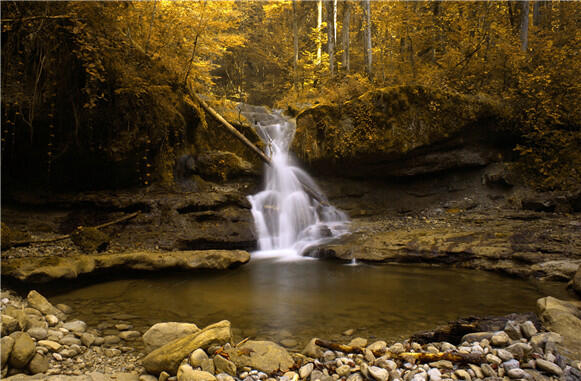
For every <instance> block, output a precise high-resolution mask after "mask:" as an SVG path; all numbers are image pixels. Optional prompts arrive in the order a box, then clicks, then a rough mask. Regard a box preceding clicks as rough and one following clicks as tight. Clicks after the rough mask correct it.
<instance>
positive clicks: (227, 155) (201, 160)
mask: <svg viewBox="0 0 581 381" xmlns="http://www.w3.org/2000/svg"><path fill="white" fill-rule="evenodd" d="M196 168H197V170H198V171H199V173H200V174H201V175H202V177H204V178H207V179H209V180H221V181H225V180H229V179H233V178H236V177H239V176H244V175H250V174H253V173H254V172H253V171H252V164H250V163H249V162H247V161H246V160H244V159H242V158H240V157H239V156H238V155H236V154H235V153H233V152H227V151H210V152H204V153H201V154H200V155H198V157H197V162H196Z"/></svg>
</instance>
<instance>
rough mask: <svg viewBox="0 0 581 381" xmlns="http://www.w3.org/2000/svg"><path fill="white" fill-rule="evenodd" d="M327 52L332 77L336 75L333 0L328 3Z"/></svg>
mask: <svg viewBox="0 0 581 381" xmlns="http://www.w3.org/2000/svg"><path fill="white" fill-rule="evenodd" d="M326 4H327V53H329V74H330V75H331V78H333V76H334V75H335V36H334V30H335V23H334V20H333V17H334V14H333V13H334V12H333V11H334V7H335V4H334V2H333V1H328V2H327V3H326Z"/></svg>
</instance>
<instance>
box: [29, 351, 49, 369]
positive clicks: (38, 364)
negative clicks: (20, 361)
mask: <svg viewBox="0 0 581 381" xmlns="http://www.w3.org/2000/svg"><path fill="white" fill-rule="evenodd" d="M48 366H49V363H48V358H47V357H46V356H43V355H41V354H38V353H36V354H35V355H34V356H33V357H32V359H31V360H30V362H29V363H28V370H29V371H30V373H31V374H37V373H44V372H46V371H47V370H48Z"/></svg>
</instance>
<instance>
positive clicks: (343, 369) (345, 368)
mask: <svg viewBox="0 0 581 381" xmlns="http://www.w3.org/2000/svg"><path fill="white" fill-rule="evenodd" d="M335 372H336V373H337V374H338V375H339V377H346V376H348V375H349V374H351V367H350V366H349V365H341V366H340V367H338V368H337V369H335Z"/></svg>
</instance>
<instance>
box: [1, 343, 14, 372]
mask: <svg viewBox="0 0 581 381" xmlns="http://www.w3.org/2000/svg"><path fill="white" fill-rule="evenodd" d="M13 347H14V339H13V338H12V337H10V336H4V337H2V339H0V358H1V360H2V366H1V367H0V368H4V365H6V363H7V362H8V358H9V357H10V353H12V348H13Z"/></svg>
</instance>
